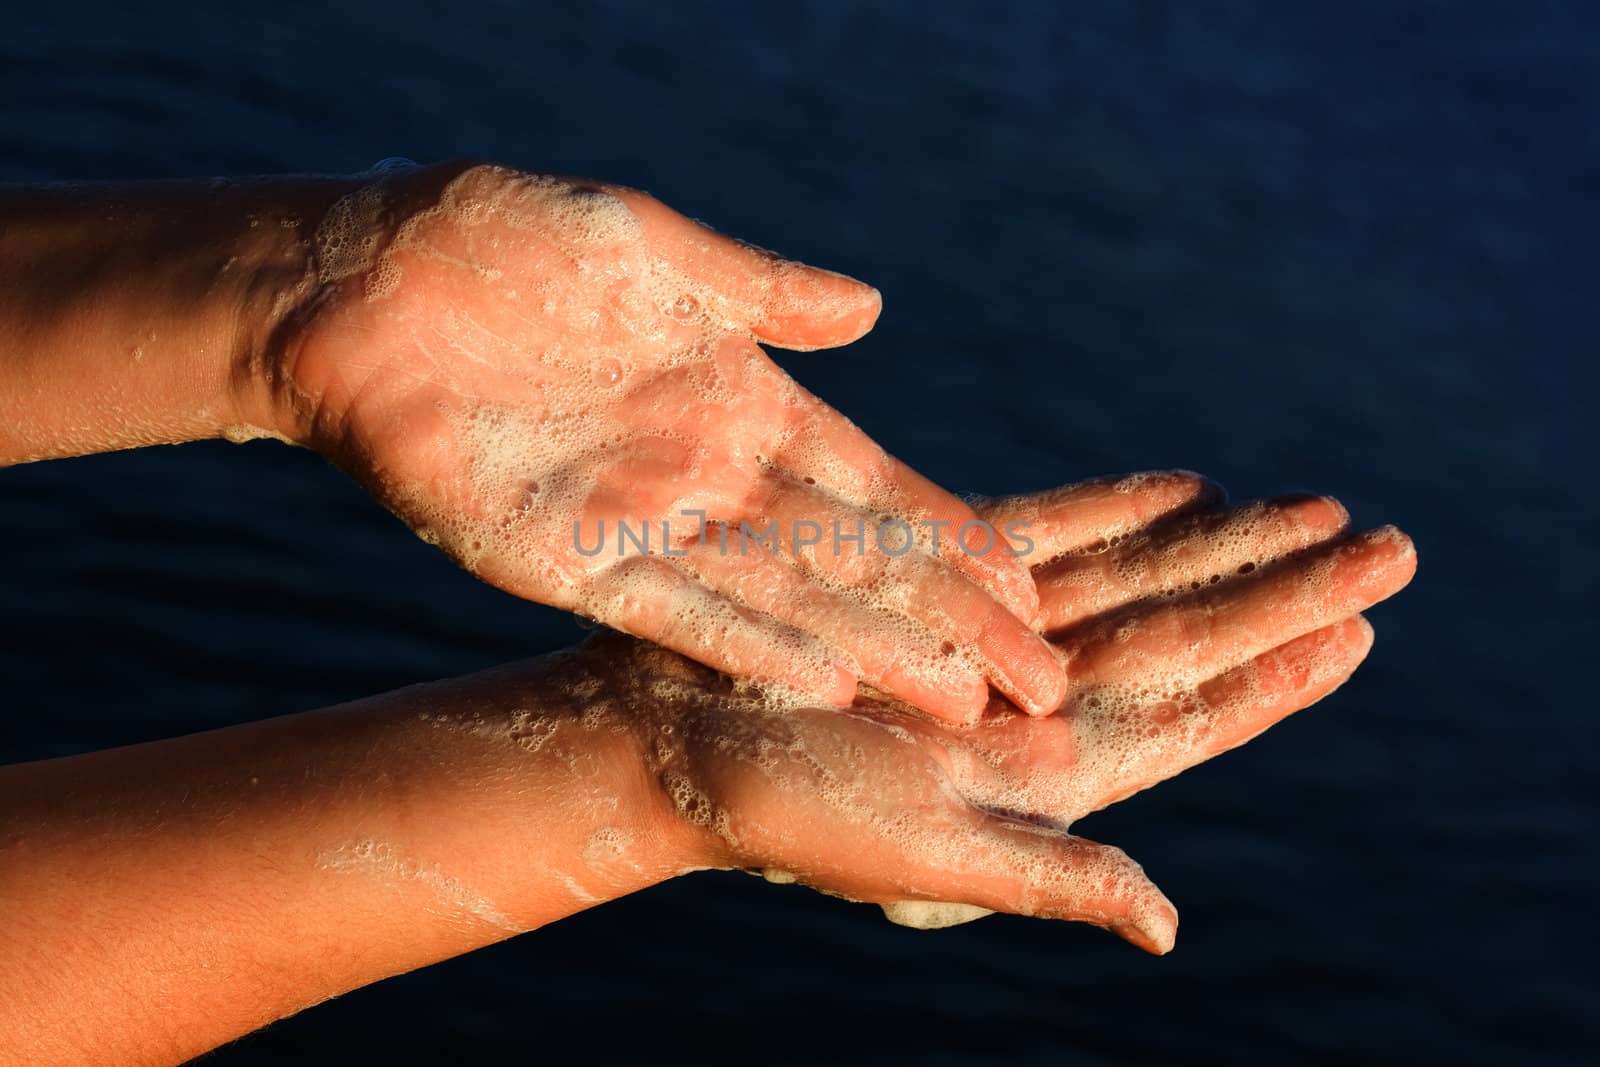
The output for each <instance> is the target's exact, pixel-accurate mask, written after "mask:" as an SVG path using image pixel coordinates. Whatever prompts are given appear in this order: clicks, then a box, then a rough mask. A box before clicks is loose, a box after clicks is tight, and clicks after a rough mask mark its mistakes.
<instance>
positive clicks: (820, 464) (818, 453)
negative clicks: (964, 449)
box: [772, 386, 1039, 626]
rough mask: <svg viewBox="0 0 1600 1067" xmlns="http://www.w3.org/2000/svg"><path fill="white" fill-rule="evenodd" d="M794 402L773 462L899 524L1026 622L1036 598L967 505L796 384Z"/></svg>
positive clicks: (1016, 562)
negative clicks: (798, 410)
mask: <svg viewBox="0 0 1600 1067" xmlns="http://www.w3.org/2000/svg"><path fill="white" fill-rule="evenodd" d="M794 402H795V403H796V404H798V405H801V406H803V408H804V409H805V417H804V418H800V419H797V420H795V421H794V422H793V424H792V425H791V427H790V429H789V430H788V432H787V433H786V435H785V436H784V438H783V439H782V440H781V441H780V443H779V445H778V447H777V448H776V449H775V451H774V454H773V456H772V463H773V465H774V466H775V467H777V468H778V469H779V470H781V471H783V472H784V473H787V474H789V475H790V476H791V477H792V478H793V479H794V480H795V481H797V482H803V483H806V484H815V485H816V486H817V487H818V488H819V489H823V490H825V491H827V492H830V493H833V494H834V495H836V496H839V497H841V498H843V499H844V500H845V501H847V502H849V503H851V504H853V505H855V506H856V507H858V508H862V509H864V510H867V511H872V512H880V513H882V514H884V515H886V516H890V517H893V518H897V519H900V520H901V521H904V522H906V523H907V524H908V525H909V526H910V527H911V532H912V534H913V536H914V538H915V540H916V543H917V547H918V548H919V549H920V550H921V551H924V552H928V553H930V554H932V555H936V556H938V557H939V558H941V559H944V560H946V561H947V562H949V563H950V565H951V566H953V567H955V568H956V570H958V571H960V572H961V573H963V574H965V575H967V576H968V577H969V578H971V579H972V580H973V581H974V582H976V583H977V584H978V585H979V586H981V587H982V588H984V589H986V590H988V591H989V593H990V595H991V596H993V597H994V598H995V599H996V600H998V601H1000V603H1001V604H1003V605H1005V607H1006V609H1007V610H1009V611H1010V612H1011V613H1012V614H1013V615H1015V616H1016V617H1017V618H1018V619H1020V620H1022V621H1023V622H1024V623H1026V624H1028V625H1030V626H1031V625H1033V623H1034V621H1035V617H1036V616H1037V614H1038V610H1039V597H1038V594H1037V592H1035V590H1034V586H1033V578H1032V577H1031V576H1030V575H1029V573H1028V568H1027V565H1026V563H1025V562H1024V561H1023V560H1021V559H1019V558H1017V557H1016V556H1014V555H1013V554H1012V553H1011V552H1010V551H1008V547H1009V546H1008V543H1007V542H1006V541H1005V540H1004V539H1002V538H1000V537H999V536H997V535H995V534H994V533H993V531H992V529H991V528H990V526H989V525H988V524H987V523H986V522H984V521H983V520H982V519H980V518H979V516H978V515H977V513H976V512H974V511H973V510H972V508H971V507H970V506H969V505H967V504H966V503H964V502H963V501H962V500H960V499H959V498H958V497H956V496H954V495H953V494H951V493H948V492H946V491H945V490H943V489H940V488H939V487H938V486H937V485H935V484H933V483H932V482H930V481H928V479H926V478H924V477H923V476H922V475H920V474H918V473H917V472H916V471H914V470H912V469H911V468H910V467H908V466H906V465H905V464H904V463H901V462H900V461H899V460H897V459H895V458H894V457H893V456H891V455H889V454H888V453H887V452H885V451H884V450H883V449H882V448H880V447H879V446H878V444H877V442H876V441H874V440H872V438H870V437H868V436H867V435H866V434H865V433H863V432H862V431H861V430H860V428H858V427H857V426H856V425H855V423H853V422H851V421H850V420H849V419H847V418H845V416H844V415H842V414H840V413H839V412H838V411H835V410H834V409H833V408H831V407H829V406H828V405H827V404H825V403H823V402H822V401H821V400H819V399H818V398H817V397H815V396H813V395H812V394H810V393H808V392H806V391H805V390H803V389H801V388H800V387H799V386H796V387H795V397H794Z"/></svg>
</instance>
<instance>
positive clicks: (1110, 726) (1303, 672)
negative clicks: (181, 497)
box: [451, 473, 1416, 953]
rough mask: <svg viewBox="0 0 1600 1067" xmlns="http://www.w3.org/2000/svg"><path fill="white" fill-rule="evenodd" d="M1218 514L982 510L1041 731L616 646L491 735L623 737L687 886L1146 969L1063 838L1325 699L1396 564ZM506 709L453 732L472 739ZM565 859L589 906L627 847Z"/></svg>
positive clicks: (561, 744) (490, 704) (1034, 506)
mask: <svg viewBox="0 0 1600 1067" xmlns="http://www.w3.org/2000/svg"><path fill="white" fill-rule="evenodd" d="M1217 496H1218V494H1217V492H1216V490H1215V489H1214V487H1213V486H1211V485H1210V484H1209V483H1207V482H1205V481H1204V480H1203V479H1200V478H1198V477H1197V476H1193V475H1188V474H1183V473H1159V474H1151V475H1144V476H1139V477H1136V478H1132V479H1116V480H1105V481H1099V482H1090V483H1085V484H1083V485H1079V486H1074V487H1070V488H1068V489H1065V490H1060V491H1057V492H1055V493H1050V494H1043V495H1040V496H1035V497H1027V498H1018V499H1015V500H1004V501H993V502H990V503H988V504H986V505H982V506H980V511H981V512H983V513H984V514H985V515H987V516H988V517H989V518H990V520H991V521H999V520H1002V519H1004V518H1006V517H1008V516H1016V515H1023V514H1025V515H1028V516H1030V517H1031V518H1033V519H1034V521H1035V522H1036V529H1037V530H1038V532H1039V536H1040V542H1041V546H1042V551H1041V553H1040V556H1039V559H1040V560H1045V559H1048V560H1049V562H1040V563H1038V564H1036V565H1035V567H1034V574H1035V577H1036V578H1037V580H1038V584H1039V591H1040V597H1041V603H1042V608H1043V614H1044V618H1045V619H1046V620H1047V622H1046V624H1045V625H1046V628H1047V632H1048V633H1049V635H1050V637H1051V640H1052V643H1053V646H1054V648H1055V649H1056V650H1057V652H1058V654H1059V655H1060V656H1061V657H1062V659H1063V661H1064V663H1065V665H1066V668H1067V672H1068V674H1069V677H1070V679H1071V684H1070V689H1069V693H1068V696H1067V699H1066V704H1065V706H1064V708H1063V709H1062V711H1061V712H1060V713H1058V714H1056V715H1053V716H1049V717H1029V716H1025V715H1022V714H1019V713H1018V711H1017V709H1015V708H1014V707H1012V706H1011V705H1009V704H1007V703H1006V702H1005V701H1004V700H1002V699H999V698H996V699H995V700H994V701H993V702H992V703H991V705H990V706H989V707H988V709H987V710H986V712H985V714H984V716H983V717H982V720H981V721H980V722H979V723H977V724H975V725H968V726H961V725H957V724H951V723H944V722H940V721H938V720H935V719H934V718H932V717H930V716H928V715H926V714H924V713H922V712H920V711H918V710H916V709H915V708H912V707H910V706H908V705H906V704H904V703H903V702H901V701H898V700H895V699H894V698H892V697H890V696H888V695H886V694H882V693H876V692H870V691H865V692H863V693H862V694H861V695H860V696H859V697H858V698H857V699H856V701H855V702H854V703H853V705H852V706H851V707H850V708H849V709H847V710H846V711H845V712H844V713H843V714H840V713H839V712H838V711H836V710H834V709H831V708H821V707H817V706H815V705H810V706H808V705H805V704H796V703H794V702H792V701H788V700H774V699H772V698H771V697H770V696H764V695H763V694H762V693H761V692H760V691H759V690H755V689H752V688H751V687H750V686H749V685H748V684H746V683H741V682H736V681H733V680H731V679H728V678H727V677H725V676H722V675H718V674H716V673H715V672H712V671H710V670H707V669H706V668H704V667H702V666H700V665H698V664H695V663H692V662H689V661H687V660H685V659H683V658H682V657H680V656H677V655H674V654H672V653H669V652H667V651H665V650H663V649H661V648H658V647H655V646H652V645H649V644H647V643H643V642H638V641H634V640H631V639H629V638H626V637H623V636H621V635H614V634H613V635H604V636H601V637H598V638H596V639H594V640H592V641H590V642H589V643H588V644H587V645H585V646H584V647H582V648H581V649H579V650H577V651H576V652H574V653H568V654H564V655H562V656H558V657H556V659H555V660H554V661H545V666H544V667H543V668H542V670H544V671H545V672H547V673H545V674H544V675H543V676H541V678H540V679H539V681H538V683H537V684H538V685H539V686H540V687H541V688H554V689H555V690H557V691H564V692H569V693H575V694H580V695H581V696H582V698H583V699H582V700H581V701H580V702H579V703H578V706H581V708H582V711H581V713H579V714H573V715H568V716H564V717H562V718H561V719H560V720H559V721H555V722H541V723H530V722H527V721H523V720H522V719H521V718H519V717H518V716H515V715H513V716H512V717H511V719H510V726H509V727H503V729H505V730H506V733H505V734H504V735H503V736H505V737H506V738H507V740H509V741H513V742H515V743H517V744H521V745H524V746H527V747H535V748H544V749H545V751H549V750H550V748H549V747H548V746H553V747H554V748H556V749H557V750H563V749H565V750H567V751H568V759H569V762H570V761H581V760H582V759H583V754H584V753H585V752H588V751H590V750H591V749H592V747H593V743H592V742H591V741H590V740H588V738H589V737H590V736H591V732H592V731H595V730H601V731H605V732H609V733H627V734H630V735H637V734H639V732H640V731H643V735H644V736H643V738H642V739H641V748H642V750H643V751H645V752H646V753H647V758H646V762H647V764H648V765H649V770H650V771H651V776H652V778H653V780H655V781H656V782H657V783H658V785H659V788H660V789H661V790H662V791H663V792H664V793H665V794H666V796H667V798H668V802H669V803H670V806H671V809H672V810H673V811H674V812H675V813H676V816H677V818H678V821H680V822H682V823H686V824H688V825H689V826H691V827H693V828H695V829H696V830H697V832H698V833H699V835H700V838H701V840H700V844H699V845H698V846H697V847H696V848H694V849H693V850H691V852H690V854H691V855H692V856H694V857H695V858H696V859H697V860H698V861H699V864H698V865H699V866H708V867H740V868H745V869H749V870H752V871H758V872H760V873H763V874H764V875H766V877H768V879H769V880H772V881H780V882H790V881H799V882H803V883H805V884H807V885H810V886H812V887H814V888H817V889H820V890H822V891H823V892H826V893H830V894H833V895H838V896H842V897H846V898H848V899H853V900H859V901H869V902H874V903H878V904H881V905H883V907H884V910H885V912H886V913H887V914H888V915H889V917H890V918H891V919H893V920H894V921H897V922H901V923H904V924H908V925H919V926H939V925H949V924H951V923H954V922H962V921H966V920H969V919H972V918H975V917H978V916H980V915H983V914H986V913H988V912H990V911H1006V912H1013V913H1017V914H1024V915H1035V916H1040V917H1046V918H1058V919H1070V920H1078V921H1084V922H1089V923H1093V924H1096V925H1099V926H1103V927H1106V928H1109V929H1111V930H1113V931H1114V932H1116V933H1117V934H1119V935H1120V936H1122V937H1124V938H1125V939H1127V940H1128V941H1130V942H1132V943H1134V944H1136V945H1138V946H1140V947H1142V948H1145V949H1146V950H1148V951H1151V952H1157V953H1161V952H1166V951H1167V950H1169V949H1170V948H1171V947H1172V944H1173V940H1174V937H1175V934H1176V927H1177V914H1176V912H1175V910H1174V909H1173V907H1172V905H1171V904H1170V903H1169V902H1168V901H1167V900H1166V898H1165V897H1164V896H1163V895H1162V894H1161V892H1160V891H1159V890H1158V889H1157V888H1156V887H1155V885H1154V884H1153V883H1152V882H1151V881H1150V880H1149V879H1148V878H1147V877H1146V876H1145V875H1144V872H1143V870H1142V869H1141V868H1140V867H1139V865H1138V864H1136V863H1134V862H1133V861H1132V860H1131V859H1129V858H1128V857H1127V856H1126V855H1125V854H1124V853H1122V852H1121V851H1120V850H1118V849H1116V848H1112V847H1109V846H1105V845H1101V844H1097V843H1095V842H1092V841H1088V840H1086V839H1083V838H1080V837H1077V836H1074V835H1072V834H1071V833H1070V832H1069V827H1070V826H1071V824H1072V823H1073V822H1075V821H1076V820H1077V819H1079V818H1080V817H1082V816H1083V815H1086V814H1088V813H1089V812H1092V811H1095V810H1098V809H1100V808H1103V807H1105V806H1107V805H1108V804H1111V803H1114V802H1116V801H1117V800H1120V799H1122V798H1124V797H1126V796H1128V795H1130V794H1132V793H1134V792H1137V791H1139V790H1141V789H1144V788H1147V787H1149V786H1151V785H1153V784H1155V783H1157V782H1159V781H1162V780H1163V779H1166V778H1169V777H1171V776H1173V775H1175V774H1178V773H1180V772H1182V771H1183V770H1186V769H1187V768H1189V767H1192V766H1194V765H1196V764H1198V763H1201V762H1203V761H1205V760H1207V759H1210V758H1211V757H1212V756H1215V755H1217V754H1219V753H1221V752H1223V751H1225V750H1227V749H1229V748H1232V747H1234V746H1237V745H1239V744H1242V743H1244V742H1245V741H1247V740H1249V739H1250V738H1252V737H1254V736H1255V735H1256V734H1258V733H1260V732H1261V731H1262V730H1265V729H1266V728H1268V727H1269V726H1271V725H1273V724H1274V723H1276V722H1277V721H1279V720H1280V719H1282V718H1284V717H1285V716H1287V715H1289V714H1291V713H1293V712H1294V711H1297V710H1299V709H1300V708H1303V707H1305V706H1307V705H1309V704H1311V703H1313V702H1315V701H1317V700H1319V699H1321V698H1322V697H1323V696H1326V695H1327V694H1328V693H1330V692H1332V691H1333V690H1334V689H1335V688H1337V687H1338V686H1339V685H1340V684H1342V683H1343V682H1344V681H1345V680H1346V679H1347V678H1348V677H1349V676H1350V674H1351V672H1353V671H1354V670H1355V668H1356V667H1357V666H1358V665H1359V664H1360V662H1361V661H1362V659H1363V658H1364V657H1365V656H1366V654H1367V652H1368V650H1369V649H1370V647H1371V643H1372V630H1371V628H1370V627H1369V626H1368V624H1367V623H1366V621H1365V620H1364V619H1363V618H1362V617H1361V616H1360V615H1359V614H1358V612H1360V611H1362V610H1364V609H1365V608H1367V607H1369V606H1370V605H1372V604H1374V603H1376V602H1377V601H1379V600H1382V599H1384V598H1385V597H1388V596H1390V595H1392V594H1393V593H1395V592H1396V591H1398V590H1399V589H1400V588H1402V587H1403V586H1404V585H1405V584H1406V583H1407V582H1408V581H1409V580H1410V577H1411V575H1412V573H1413V572H1414V570H1415V565H1416V557H1415V552H1414V550H1413V549H1412V546H1411V543H1410V541H1409V540H1408V539H1407V538H1406V537H1405V535H1404V534H1401V533H1400V532H1399V531H1397V530H1395V529H1393V528H1392V527H1385V528H1382V529H1379V530H1376V531H1372V532H1368V533H1365V534H1360V535H1350V534H1349V533H1348V532H1347V531H1346V522H1347V516H1346V515H1345V513H1344V511H1343V509H1342V508H1341V507H1339V505H1338V504H1337V503H1336V502H1334V501H1332V500H1329V499H1326V498H1317V497H1291V498H1284V499H1281V500H1275V501H1268V502H1264V503H1256V504H1251V505H1246V506H1243V507H1235V508H1231V509H1229V508H1223V507H1221V506H1220V505H1219V504H1218V503H1217ZM495 691H498V692H502V693H503V692H505V690H503V689H501V690H491V692H495ZM504 699H505V698H504V697H503V696H500V697H494V696H491V697H490V699H488V700H487V701H484V702H483V705H482V706H483V711H482V712H481V713H473V714H469V715H467V716H465V717H461V718H456V719H453V720H451V722H452V724H453V725H455V726H457V727H463V726H466V727H469V728H471V729H472V730H473V731H474V732H477V733H484V732H487V733H488V734H489V735H491V736H492V735H494V727H492V726H491V725H490V724H492V723H493V722H494V721H496V719H497V718H498V717H500V716H501V715H503V712H500V711H498V710H497V706H498V703H499V702H500V701H503V700H504ZM586 860H587V866H586V867H585V868H584V869H582V870H578V871H571V872H565V873H564V878H565V880H566V882H567V883H568V884H569V885H572V886H574V887H576V889H575V891H582V892H587V890H584V889H583V887H584V886H585V885H587V886H588V887H589V889H590V890H593V896H592V897H589V898H587V899H604V898H606V897H607V896H608V893H607V891H606V889H605V883H606V880H607V871H608V870H612V869H613V868H615V867H617V865H626V864H627V863H628V862H629V860H628V857H627V850H626V848H625V847H617V848H614V849H612V848H600V849H598V850H597V852H596V853H595V854H594V855H592V856H587V857H586Z"/></svg>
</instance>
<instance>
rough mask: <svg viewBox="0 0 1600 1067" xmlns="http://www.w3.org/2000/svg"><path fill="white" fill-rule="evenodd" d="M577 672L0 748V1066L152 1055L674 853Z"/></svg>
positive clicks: (227, 1034)
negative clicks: (129, 742)
mask: <svg viewBox="0 0 1600 1067" xmlns="http://www.w3.org/2000/svg"><path fill="white" fill-rule="evenodd" d="M594 690H595V684H594V678H593V676H592V675H589V674H586V673H584V672H583V671H582V670H581V669H580V668H579V666H578V665H577V664H576V662H575V661H574V660H573V659H572V658H571V657H564V658H556V659H548V660H541V661H535V662H533V663H531V664H527V665H523V666H520V667H516V668H508V669H505V670H502V671H499V672H491V673H489V674H487V675H480V676H476V677H474V678H472V679H466V680H463V681H458V682H448V683H443V684H438V685H430V686H418V687H413V688H410V689H405V690H401V691H399V692H395V693H391V694H387V695H385V696H381V697H377V698H374V699H371V700H365V701H362V702H359V703H356V704H352V705H348V706H344V707H339V708H332V709H329V710H326V711H319V712H312V713H309V714H303V715H295V716H289V717H286V718H280V719H272V720H268V721H265V722H259V723H252V724H249V725H244V726H237V727H232V728H229V729H225V730H217V731H212V732H208V733H203V734H196V735H193V736H189V737H182V738H176V739H173V740H168V741H161V742H156V743H152V744H146V745H138V746H132V747H128V748H122V749H114V750H108V751H105V752H97V753H93V754H90V755H84V756H77V757H71V758H66V759H58V760H50V761H45V762H40V763H31V764H20V765H15V766H11V767H6V768H4V769H0V914H3V915H4V916H5V921H4V922H3V923H0V1034H3V1035H4V1038H3V1039H0V1062H7V1063H10V1062H17V1063H21V1062H28V1063H33V1064H40V1063H174V1062H178V1061H180V1060H185V1059H188V1058H189V1057H191V1056H194V1055H197V1054H199V1053H200V1052H203V1051H205V1050H206V1049H209V1048H213V1047H215V1046H216V1045H218V1044H221V1043H222V1042H224V1041H227V1040H229V1039H231V1038H234V1037H237V1036H239V1035H241V1034H245V1033H248V1032H249V1031H251V1030H254V1029H256V1028H258V1027H260V1026H262V1025H264V1024H266V1023H268V1022H270V1021H272V1020H274V1019H278V1018H282V1017H283V1016H285V1015H289V1014H292V1013H294V1012H296V1011H299V1010H301V1009H303V1008H305V1007H308V1006H310V1005H312V1004H315V1003H318V1002H320V1001H323V1000H326V999H328V998H329V997H333V996H336V995H338V994H340V993H343V992H345V991H347V990H350V989H354V988H356V987H358V986H361V985H365V984H367V983H369V982H374V981H377V980H378V979H380V978H384V977H387V976H389V975H393V974H398V973H401V972H404V971H409V970H412V969H415V968H417V967H421V966H424V965H426V964H429V963H432V962H434V961H437V960H442V959H445V958H448V957H450V956H455V955H458V954H460V953H463V952H467V951H470V950H471V949H474V948H478V947H480V946H483V945H487V944H490V943H492V942H495V941H499V940H502V939H503V938H506V937H509V936H511V935H512V934H515V933H518V932H520V931H524V930H530V929H533V928H534V927H537V926H541V925H543V924H545V923H548V922H552V921H554V920H556V919H559V918H562V917H563V916H566V915H569V914H571V913H573V912H575V911H578V910H581V909H582V908H585V907H588V906H590V905H592V904H595V903H599V902H601V901H604V900H610V899H612V898H614V897H617V896H621V895H623V894H625V893H629V892H632V891H634V890H637V889H641V888H644V887H646V886H649V885H651V884H653V883H655V882H657V881H660V880H662V879H664V878H667V877H670V876H672V875H674V874H677V873H679V872H680V871H682V870H683V869H684V868H686V867H689V866H693V865H694V864H695V862H696V856H695V853H694V851H693V849H692V848H691V847H690V846H691V844H692V843H693V842H694V840H695V838H694V837H693V836H692V835H691V833H690V832H689V831H686V830H684V829H682V828H680V827H679V826H678V824H677V823H676V821H675V820H672V819H670V818H669V817H668V814H669V813H670V806H669V805H667V804H665V803H664V802H663V801H662V799H661V794H660V792H659V790H656V789H654V788H652V787H650V786H649V785H648V779H647V777H646V770H645V766H646V763H645V760H644V758H643V756H644V754H643V753H642V752H640V751H639V750H638V747H637V740H636V735H635V734H634V733H632V732H630V731H628V730H625V729H622V728H621V727H620V724H619V723H613V724H611V725H612V726H616V727H617V728H616V729H611V728H594V727H592V726H588V727H586V726H584V725H583V724H582V723H581V722H580V717H581V715H582V713H583V712H585V711H588V712H589V713H590V714H591V717H593V716H595V715H603V714H605V713H606V709H604V708H602V707H601V704H602V703H603V700H601V699H600V698H599V697H598V696H597V694H596V693H595V691H594ZM580 692H586V693H588V694H589V695H588V697H587V698H582V697H580V696H578V695H577V693H580ZM608 843H621V844H622V846H624V847H621V848H618V849H614V850H613V849H611V848H610V845H609V844H608ZM597 850H599V851H598V852H597ZM8 1057H15V1058H14V1059H13V1058H8Z"/></svg>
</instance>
